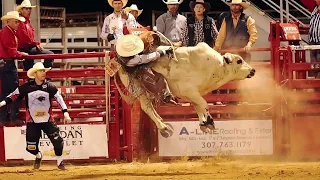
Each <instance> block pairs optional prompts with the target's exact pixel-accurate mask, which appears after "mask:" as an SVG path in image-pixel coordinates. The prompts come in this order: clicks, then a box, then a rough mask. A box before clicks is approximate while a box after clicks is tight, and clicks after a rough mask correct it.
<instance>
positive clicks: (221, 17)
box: [216, 12, 229, 31]
mask: <svg viewBox="0 0 320 180" xmlns="http://www.w3.org/2000/svg"><path fill="white" fill-rule="evenodd" d="M228 13H229V12H223V13H221V14H219V16H218V18H217V23H216V25H217V29H218V31H220V28H221V24H222V21H223V20H224V18H225V17H226V15H228Z"/></svg>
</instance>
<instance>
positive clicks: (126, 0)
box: [108, 0, 128, 8]
mask: <svg viewBox="0 0 320 180" xmlns="http://www.w3.org/2000/svg"><path fill="white" fill-rule="evenodd" d="M113 1H114V0H108V3H109V5H110V6H111V7H113V5H112V2H113ZM121 1H122V4H123V6H122V8H124V7H125V6H126V5H127V3H128V0H121Z"/></svg>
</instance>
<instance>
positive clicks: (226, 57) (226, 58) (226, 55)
mask: <svg viewBox="0 0 320 180" xmlns="http://www.w3.org/2000/svg"><path fill="white" fill-rule="evenodd" d="M223 60H224V62H226V63H227V64H231V62H232V61H231V59H230V56H228V53H227V54H225V55H223Z"/></svg>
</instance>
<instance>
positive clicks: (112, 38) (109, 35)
mask: <svg viewBox="0 0 320 180" xmlns="http://www.w3.org/2000/svg"><path fill="white" fill-rule="evenodd" d="M114 39H115V38H114V35H113V34H108V36H107V40H108V42H110V41H112V40H114Z"/></svg>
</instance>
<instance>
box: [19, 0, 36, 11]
mask: <svg viewBox="0 0 320 180" xmlns="http://www.w3.org/2000/svg"><path fill="white" fill-rule="evenodd" d="M34 7H36V6H32V5H31V2H30V0H24V1H22V3H21V4H20V5H19V6H17V8H16V10H17V11H20V10H21V9H22V8H34Z"/></svg>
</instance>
